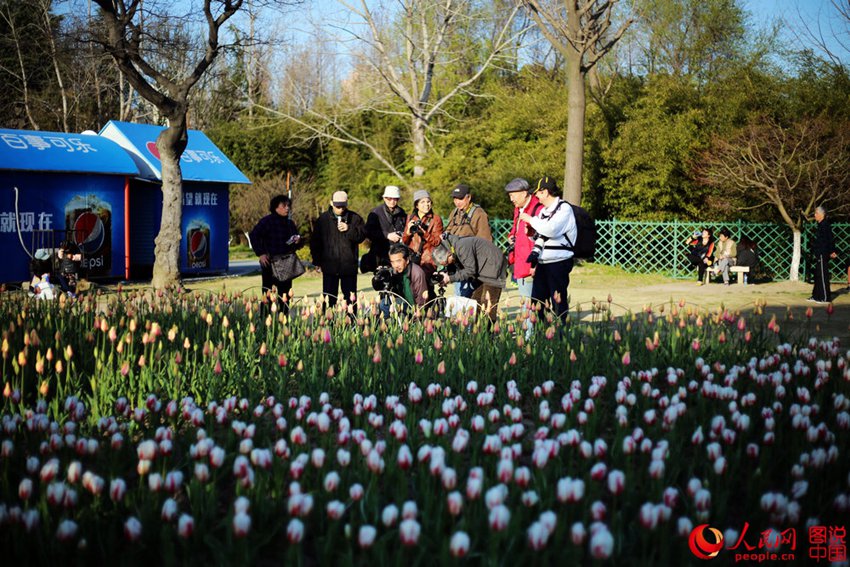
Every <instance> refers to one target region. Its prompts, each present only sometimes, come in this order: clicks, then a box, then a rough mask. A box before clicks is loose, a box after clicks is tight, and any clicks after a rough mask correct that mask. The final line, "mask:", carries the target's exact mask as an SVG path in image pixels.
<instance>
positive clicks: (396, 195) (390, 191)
mask: <svg viewBox="0 0 850 567" xmlns="http://www.w3.org/2000/svg"><path fill="white" fill-rule="evenodd" d="M383 196H384V198H385V199H387V198H389V199H401V190H400V189H399V188H398V187H396V186H395V185H387V186H386V187H384V195H383Z"/></svg>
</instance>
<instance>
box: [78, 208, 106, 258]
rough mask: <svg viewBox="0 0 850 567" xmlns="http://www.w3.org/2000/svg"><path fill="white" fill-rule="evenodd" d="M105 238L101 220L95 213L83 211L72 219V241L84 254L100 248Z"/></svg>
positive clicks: (92, 252) (89, 253)
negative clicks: (75, 218)
mask: <svg viewBox="0 0 850 567" xmlns="http://www.w3.org/2000/svg"><path fill="white" fill-rule="evenodd" d="M105 240H106V230H104V227H103V221H102V220H101V219H100V217H99V216H98V215H96V214H95V213H93V212H90V211H87V212H84V213H82V214H81V215H80V216H78V217H77V220H75V221H74V241H75V243H76V244H77V246H79V247H80V250H82V251H83V253H84V254H87V255H91V254H94V253H95V252H97V251H98V250H100V248H101V246H103V243H104V241H105Z"/></svg>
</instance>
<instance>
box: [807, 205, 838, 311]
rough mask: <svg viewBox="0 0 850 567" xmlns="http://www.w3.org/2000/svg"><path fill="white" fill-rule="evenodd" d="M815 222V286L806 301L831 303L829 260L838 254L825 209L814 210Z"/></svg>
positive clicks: (813, 249) (813, 247) (813, 248)
mask: <svg viewBox="0 0 850 567" xmlns="http://www.w3.org/2000/svg"><path fill="white" fill-rule="evenodd" d="M815 220H816V221H817V223H818V225H817V230H816V232H815V239H814V241H813V242H812V256H813V258H812V259H813V261H814V279H815V285H814V288H812V296H811V297H810V298H809V299H808V301H814V302H816V303H829V302H830V301H832V293H831V289H830V285H829V260H830V259H831V258H837V257H838V252H837V251H836V250H835V238H834V237H833V235H832V225H831V224H830V222H829V221H828V220H827V219H826V209H824V208H823V207H818V208H816V209H815Z"/></svg>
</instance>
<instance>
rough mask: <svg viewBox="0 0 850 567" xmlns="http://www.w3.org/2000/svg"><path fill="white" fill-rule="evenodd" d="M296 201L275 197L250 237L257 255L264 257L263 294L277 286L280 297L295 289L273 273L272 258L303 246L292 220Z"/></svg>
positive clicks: (262, 265)
mask: <svg viewBox="0 0 850 567" xmlns="http://www.w3.org/2000/svg"><path fill="white" fill-rule="evenodd" d="M291 206H292V199H290V198H289V197H287V196H286V195H277V196H276V197H272V200H271V202H270V203H269V214H267V215H266V216H264V217H263V218H261V219H260V222H258V223H257V226H255V227H254V229H253V230H252V231H251V234H249V235H248V238H249V239H250V240H251V248H253V250H254V254H256V255H257V256H259V258H260V270H261V272H262V275H263V291H268V290H270V289H271V288H272V286H276V287H277V292H278V294H279V295H280V296H283V295H285V294H287V293H289V290H291V289H292V280H286V281H281V280H279V279H277V278H276V277H274V273H272V265H271V259H272V257H273V256H282V255H284V254H290V253H293V252H295V250H297V249H298V248H299V244H300V243H301V235H300V234H298V227H297V226H295V223H294V222H292V219H290V218H289V210H290V208H291Z"/></svg>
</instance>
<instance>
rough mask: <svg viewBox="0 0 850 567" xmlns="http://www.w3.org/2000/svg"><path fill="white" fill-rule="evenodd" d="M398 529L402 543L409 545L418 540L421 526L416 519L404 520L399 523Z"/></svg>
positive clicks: (414, 543)
mask: <svg viewBox="0 0 850 567" xmlns="http://www.w3.org/2000/svg"><path fill="white" fill-rule="evenodd" d="M398 531H399V537H400V538H401V543H402V544H403V545H406V546H408V547H410V546H414V545H416V544H417V543H418V542H419V534H420V532H421V527H420V526H419V522H417V521H416V520H413V519H410V520H404V521H403V522H402V523H401V524H399V528H398Z"/></svg>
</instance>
